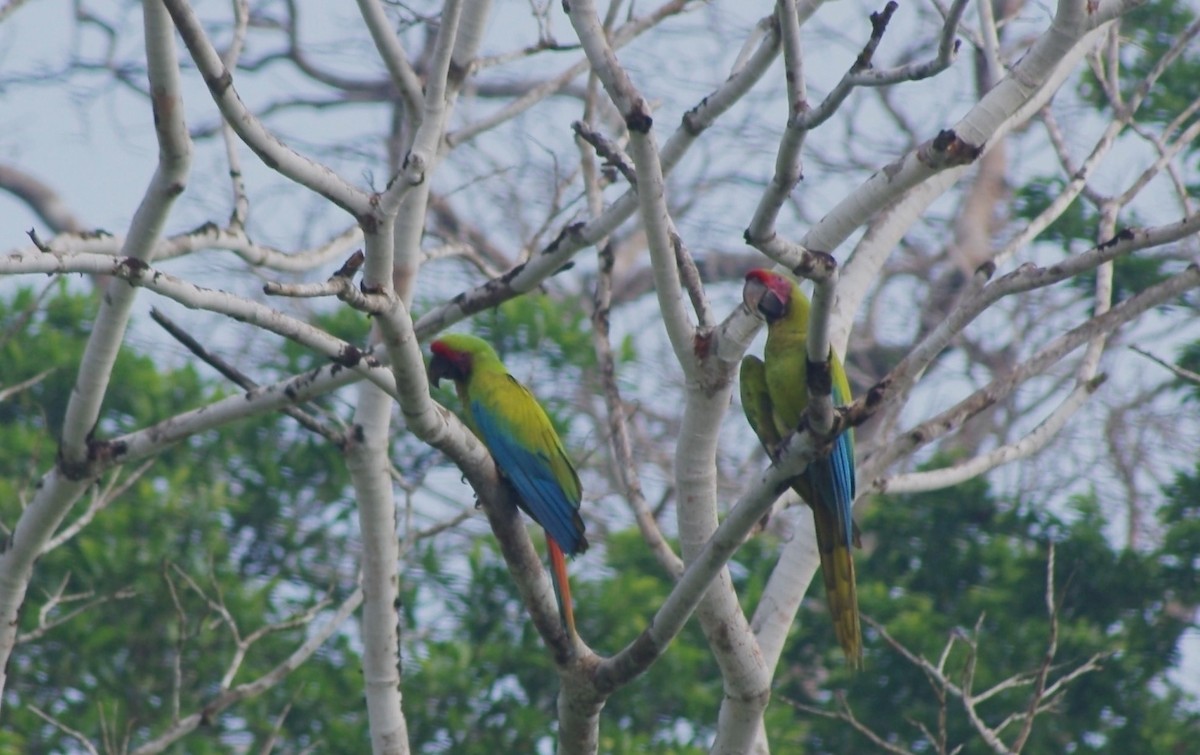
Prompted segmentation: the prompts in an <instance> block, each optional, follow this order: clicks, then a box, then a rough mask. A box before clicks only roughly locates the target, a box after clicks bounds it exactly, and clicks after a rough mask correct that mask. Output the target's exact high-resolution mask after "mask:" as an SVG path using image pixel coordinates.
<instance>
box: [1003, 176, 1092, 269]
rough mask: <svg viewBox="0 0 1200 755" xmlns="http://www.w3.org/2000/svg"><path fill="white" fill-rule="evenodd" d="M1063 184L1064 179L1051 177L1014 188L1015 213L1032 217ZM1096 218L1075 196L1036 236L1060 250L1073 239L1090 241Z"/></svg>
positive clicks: (1054, 195)
mask: <svg viewBox="0 0 1200 755" xmlns="http://www.w3.org/2000/svg"><path fill="white" fill-rule="evenodd" d="M1066 184H1067V182H1066V180H1065V179H1063V178H1060V177H1058V176H1052V177H1038V178H1033V179H1031V180H1030V181H1028V182H1026V183H1025V184H1024V185H1022V186H1020V187H1018V188H1017V189H1016V192H1015V197H1014V211H1015V213H1016V216H1017V217H1018V218H1020V219H1023V220H1033V219H1034V218H1036V217H1037V216H1038V215H1040V214H1042V212H1044V211H1045V210H1046V208H1048V207H1049V206H1050V204H1051V203H1052V202H1053V201H1054V200H1055V199H1056V198H1057V197H1058V195H1059V194H1061V193H1062V191H1063V189H1064V188H1066ZM1099 218H1100V216H1099V215H1098V214H1097V213H1096V211H1095V209H1094V208H1093V207H1092V206H1091V205H1089V204H1087V203H1086V202H1084V201H1083V200H1082V199H1080V198H1079V197H1076V198H1075V201H1074V202H1072V203H1071V204H1069V205H1067V209H1066V210H1064V211H1063V213H1062V214H1061V215H1059V216H1058V217H1057V218H1056V219H1055V220H1054V221H1053V222H1052V223H1050V225H1049V226H1047V227H1046V229H1045V230H1044V231H1042V233H1041V235H1040V236H1039V237H1038V239H1039V240H1041V241H1044V242H1046V243H1049V244H1058V245H1060V246H1062V247H1063V249H1064V251H1065V250H1066V249H1067V248H1068V247H1069V246H1070V244H1071V242H1074V241H1084V242H1086V243H1088V244H1089V245H1090V244H1093V243H1095V240H1096V225H1097V223H1098V222H1099Z"/></svg>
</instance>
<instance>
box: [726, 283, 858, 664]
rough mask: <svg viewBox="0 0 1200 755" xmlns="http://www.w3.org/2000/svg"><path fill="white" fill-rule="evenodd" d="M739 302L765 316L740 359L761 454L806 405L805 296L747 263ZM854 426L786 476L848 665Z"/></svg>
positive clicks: (841, 374) (854, 638) (852, 631)
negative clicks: (800, 507)
mask: <svg viewBox="0 0 1200 755" xmlns="http://www.w3.org/2000/svg"><path fill="white" fill-rule="evenodd" d="M742 296H743V299H744V301H745V302H746V306H747V307H749V308H750V309H751V311H754V312H757V313H758V314H760V315H761V316H762V317H763V318H764V319H765V320H766V321H767V346H766V350H765V351H764V353H763V357H764V359H759V358H758V357H753V356H748V357H746V358H745V359H743V360H742V371H741V396H742V406H743V407H744V409H745V411H746V419H747V420H749V422H750V426H751V427H752V428H754V432H755V434H756V435H758V439H759V440H760V441H762V444H763V447H764V448H766V449H767V452H768V453H772V454H773V453H774V452H775V450H776V449H777V448H778V446H779V444H780V442H781V441H782V440H783V439H784V438H786V437H787V436H788V435H789V434H790V433H792V432H794V431H795V430H796V429H797V428H798V427H799V426H800V420H801V418H802V417H803V416H804V411H805V409H807V408H808V350H807V342H808V299H807V298H806V297H805V296H804V293H803V292H801V291H800V287H799V286H797V285H796V284H795V283H794V282H793V281H791V280H789V279H788V278H785V277H783V276H781V275H776V274H775V273H771V272H768V271H766V270H751V271H750V272H749V273H748V274H747V275H746V284H745V287H744V288H743V289H742ZM829 367H830V372H831V373H832V377H833V403H834V405H835V406H842V405H844V404H846V403H848V402H849V401H850V383H849V382H848V381H847V380H846V372H845V370H844V369H843V368H842V363H841V361H840V360H839V359H838V358H837V355H836V354H834V353H832V352H831V353H830V355H829ZM854 485H855V482H854V433H853V431H852V430H846V431H845V432H843V433H842V434H841V435H839V436H838V437H837V439H836V440H835V441H834V443H833V450H832V452H830V454H829V456H827V457H824V458H820V459H816V460H814V461H813V462H812V463H810V464H809V465H808V467H807V468H806V469H805V470H804V472H803V473H802V474H801V475H800V476H799V477H796V478H794V479H792V480H791V486H792V489H793V490H795V491H796V492H797V493H799V494H800V497H801V498H803V499H804V502H805V503H807V504H808V505H809V507H810V508H812V512H813V521H814V522H815V524H816V530H817V548H818V549H819V550H820V553H821V573H822V576H823V577H824V579H825V593H826V595H827V597H828V599H829V613H830V615H831V617H832V618H833V628H834V631H835V633H836V634H837V638H838V642H839V643H841V646H842V650H843V651H844V652H845V653H846V659H847V660H848V661H849V663H850V665H851V666H853V667H854V668H861V667H862V632H861V629H860V628H859V622H858V597H857V595H856V590H855V584H854V559H853V558H852V556H851V553H850V548H851V546H852V545H853V546H857V545H858V537H857V532H856V530H855V527H854V521H853V520H852V519H851V517H850V506H851V505H852V504H853V503H854Z"/></svg>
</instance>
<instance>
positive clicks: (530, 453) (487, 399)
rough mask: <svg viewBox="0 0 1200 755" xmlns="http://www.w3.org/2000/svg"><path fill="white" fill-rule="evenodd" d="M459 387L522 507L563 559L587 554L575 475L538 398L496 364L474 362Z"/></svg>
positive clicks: (476, 426) (478, 431) (479, 432)
mask: <svg viewBox="0 0 1200 755" xmlns="http://www.w3.org/2000/svg"><path fill="white" fill-rule="evenodd" d="M464 388H465V391H464V393H465V394H466V395H465V396H463V397H462V398H463V399H464V400H463V403H464V405H465V406H466V407H467V410H468V411H469V413H470V420H471V425H472V429H473V430H474V431H475V432H476V434H477V435H479V437H480V438H481V439H482V440H483V442H484V445H486V446H487V447H488V450H489V451H491V453H492V457H493V458H494V459H495V460H496V466H497V467H498V468H499V469H500V471H501V472H502V473H503V474H504V476H505V477H506V478H508V480H509V482H511V483H512V485H513V487H514V488H516V491H517V493H518V495H519V498H520V502H521V504H522V508H524V509H525V511H526V513H528V514H529V516H531V517H532V518H533V519H534V521H536V522H537V523H538V524H540V525H542V527H543V528H544V529H545V530H546V532H547V533H548V534H549V535H550V536H551V537H552V538H554V540H555V541H556V542H557V543H558V545H559V546H561V547H562V549H563V551H565V552H566V554H567V555H569V556H573V555H575V554H577V553H581V552H583V551H584V550H586V549H587V540H586V539H585V538H584V534H583V533H584V524H583V519H582V518H581V517H580V516H579V505H580V501H581V499H582V488H581V486H580V483H579V475H578V474H576V472H575V468H574V467H573V466H572V465H571V461H570V459H568V458H567V452H566V449H564V448H563V445H562V441H561V440H560V439H559V437H558V433H556V432H555V431H554V425H553V424H552V423H551V422H550V417H549V416H547V415H546V412H545V410H544V409H542V407H541V405H540V404H539V403H538V402H537V399H535V398H534V397H533V394H531V393H530V392H529V390H528V389H527V388H526V387H525V386H523V385H521V383H519V382H518V381H517V380H516V378H514V377H513V376H512V375H509V374H508V372H507V370H505V369H504V366H503V365H502V364H500V363H499V362H495V363H494V364H489V363H476V365H475V367H474V369H473V370H472V373H471V377H470V379H469V380H468V381H467V383H466V385H465V386H464Z"/></svg>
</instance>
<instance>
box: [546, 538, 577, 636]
mask: <svg viewBox="0 0 1200 755" xmlns="http://www.w3.org/2000/svg"><path fill="white" fill-rule="evenodd" d="M546 549H547V550H549V551H550V581H551V582H553V583H554V597H555V599H556V600H557V601H558V615H559V616H561V617H562V620H563V626H564V627H566V629H567V632H568V633H569V634H572V635H573V634H575V633H576V632H575V608H574V606H573V605H572V603H571V583H570V582H569V581H568V579H567V557H566V556H565V555H564V554H563V552H562V548H559V547H558V543H556V542H554V538H552V537H550V533H548V532H547V533H546Z"/></svg>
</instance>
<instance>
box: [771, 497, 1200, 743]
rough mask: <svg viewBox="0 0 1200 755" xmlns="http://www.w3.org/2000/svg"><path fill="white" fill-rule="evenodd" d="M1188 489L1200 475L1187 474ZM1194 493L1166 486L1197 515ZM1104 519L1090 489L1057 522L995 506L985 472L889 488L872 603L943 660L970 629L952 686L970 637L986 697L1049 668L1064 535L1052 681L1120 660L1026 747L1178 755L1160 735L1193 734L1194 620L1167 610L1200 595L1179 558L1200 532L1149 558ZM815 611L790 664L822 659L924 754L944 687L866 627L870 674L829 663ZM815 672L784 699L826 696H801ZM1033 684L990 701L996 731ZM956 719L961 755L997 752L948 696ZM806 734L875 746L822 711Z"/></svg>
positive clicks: (868, 583)
mask: <svg viewBox="0 0 1200 755" xmlns="http://www.w3.org/2000/svg"><path fill="white" fill-rule="evenodd" d="M1181 480H1182V478H1181ZM1179 484H1180V485H1184V484H1185V482H1184V481H1181V482H1180V483H1179ZM1186 484H1187V485H1192V484H1200V483H1196V482H1195V480H1194V479H1193V478H1186ZM1197 492H1200V491H1197V490H1193V489H1192V488H1191V487H1186V488H1184V487H1180V488H1178V489H1173V490H1172V491H1169V493H1170V495H1172V500H1173V501H1174V502H1175V503H1174V504H1173V505H1174V506H1178V505H1183V503H1182V502H1184V501H1187V502H1188V503H1187V504H1186V507H1187V510H1188V512H1190V513H1188V514H1187V516H1192V517H1194V516H1195V514H1196V511H1195V505H1196V504H1195V501H1196V500H1200V498H1198V497H1197V496H1196V493H1197ZM1189 496H1190V497H1189ZM1172 510H1173V509H1172V507H1171V506H1168V508H1167V509H1166V510H1165V511H1168V512H1170V511H1172ZM1175 516H1177V517H1178V516H1179V515H1178V514H1176V515H1175ZM1106 525H1107V522H1106V521H1105V518H1104V517H1103V515H1102V512H1101V508H1100V506H1099V504H1098V502H1097V501H1096V500H1095V499H1094V498H1084V499H1079V500H1077V501H1075V510H1074V512H1073V515H1072V516H1071V517H1070V518H1069V519H1060V518H1057V517H1055V516H1053V515H1051V514H1048V513H1046V512H1045V511H1044V509H1042V508H1040V507H1032V506H1031V507H1024V506H1019V505H1012V504H1009V503H1007V502H1004V501H999V500H996V499H995V498H994V497H993V496H992V495H991V493H990V491H989V490H988V487H987V485H986V484H985V483H984V482H982V481H979V480H975V481H972V482H969V483H965V484H963V485H960V486H958V487H956V488H953V489H950V490H944V491H938V492H933V493H925V494H919V495H903V496H894V497H880V498H879V499H878V500H876V501H874V502H873V504H872V505H871V506H870V508H869V510H868V512H867V514H866V516H864V517H863V522H862V526H863V531H864V533H866V535H865V536H866V538H867V540H868V543H867V554H866V555H865V557H860V558H859V559H858V561H857V565H858V568H859V586H860V587H859V601H860V605H861V607H862V611H863V613H864V614H865V615H867V616H870V617H872V618H873V619H875V620H876V621H878V622H880V623H881V624H882V625H883V626H884V627H885V628H886V629H887V631H888V633H889V634H890V635H891V636H892V637H894V638H895V639H896V640H897V641H899V642H900V643H902V644H903V645H904V646H906V647H907V648H909V649H910V650H911V651H912V652H914V653H916V654H919V655H921V656H923V657H924V658H927V659H931V660H935V661H936V659H937V658H939V657H940V655H941V653H942V651H943V649H944V648H945V646H946V644H947V642H948V640H949V639H950V638H951V637H958V638H960V639H959V640H958V641H956V643H955V645H954V648H953V650H952V651H951V653H950V655H949V659H948V661H947V665H946V668H947V673H948V676H949V677H950V678H951V679H952V680H953V681H954V682H955V683H960V682H961V681H962V679H963V676H962V675H963V672H964V670H965V669H966V664H967V662H968V656H969V654H970V652H971V651H970V649H969V647H968V644H967V642H965V641H964V639H963V638H970V639H972V640H973V641H975V642H976V643H977V650H976V651H975V663H976V666H975V676H974V680H973V689H974V690H975V691H976V692H981V691H983V690H986V689H988V688H990V687H992V686H993V685H996V684H998V683H1000V682H1001V681H1003V680H1004V679H1006V678H1008V677H1010V676H1012V675H1014V674H1016V673H1019V672H1032V671H1036V670H1037V669H1038V668H1039V667H1040V664H1041V663H1042V661H1043V657H1044V653H1045V652H1046V647H1047V643H1048V641H1049V637H1050V632H1051V629H1050V620H1049V617H1048V615H1047V611H1046V607H1045V586H1046V568H1047V557H1048V553H1049V544H1050V543H1051V542H1053V543H1054V544H1055V549H1056V567H1055V580H1054V581H1055V592H1056V594H1055V597H1056V601H1057V602H1058V605H1059V617H1058V618H1059V635H1058V648H1057V654H1056V657H1055V664H1056V665H1055V667H1054V669H1053V670H1052V672H1051V677H1050V680H1051V683H1052V682H1053V681H1054V680H1055V679H1057V678H1058V677H1059V676H1061V675H1062V674H1065V673H1067V672H1068V671H1069V670H1070V669H1072V668H1074V667H1076V666H1078V665H1080V664H1081V663H1083V662H1084V661H1086V660H1087V659H1088V658H1090V657H1091V656H1093V655H1095V654H1098V653H1103V654H1109V655H1108V656H1107V657H1106V659H1105V660H1104V662H1103V664H1102V665H1103V668H1102V670H1101V671H1098V672H1094V673H1090V674H1088V675H1086V676H1085V677H1084V678H1082V679H1081V680H1079V681H1078V682H1077V683H1075V684H1073V685H1071V686H1069V687H1068V689H1067V691H1066V693H1065V694H1064V695H1063V696H1062V697H1061V698H1060V699H1059V700H1058V703H1057V705H1056V708H1055V710H1056V711H1057V714H1054V713H1051V714H1045V715H1043V716H1042V717H1041V718H1039V719H1038V721H1037V723H1036V724H1035V725H1034V727H1033V733H1032V736H1031V738H1030V740H1029V743H1028V745H1027V747H1026V749H1025V752H1028V753H1061V752H1067V751H1070V752H1152V751H1153V752H1161V751H1170V750H1169V749H1166V750H1162V749H1159V748H1158V747H1157V746H1155V744H1154V743H1166V742H1179V741H1183V740H1184V738H1186V737H1187V732H1188V730H1189V728H1190V727H1195V726H1196V725H1198V724H1200V717H1197V715H1196V714H1195V713H1194V712H1190V711H1194V710H1195V708H1194V707H1192V708H1190V709H1189V708H1188V707H1187V706H1185V705H1183V702H1184V700H1185V698H1186V696H1185V695H1184V693H1183V692H1182V691H1181V690H1180V689H1179V688H1177V687H1176V686H1175V685H1174V684H1173V683H1172V682H1171V681H1170V680H1169V678H1168V676H1167V672H1168V671H1169V670H1170V669H1171V668H1172V667H1173V666H1174V664H1175V663H1176V662H1177V660H1178V658H1177V646H1178V643H1179V640H1180V637H1181V635H1182V633H1183V631H1184V630H1185V629H1187V627H1188V624H1187V623H1186V622H1185V621H1181V620H1180V619H1179V618H1178V617H1177V616H1173V615H1172V614H1171V613H1170V612H1168V611H1164V605H1165V601H1167V600H1169V599H1170V598H1171V597H1172V596H1178V597H1177V598H1176V599H1177V600H1187V598H1185V597H1184V596H1185V595H1187V596H1188V597H1189V598H1193V599H1194V595H1195V593H1194V592H1189V590H1193V589H1194V587H1195V584H1196V579H1197V576H1196V575H1197V564H1196V563H1195V561H1194V558H1193V557H1192V556H1188V557H1186V558H1185V557H1184V556H1183V554H1185V553H1191V554H1194V553H1195V552H1197V551H1196V550H1194V548H1195V547H1196V542H1194V541H1193V540H1192V539H1190V538H1191V535H1193V534H1195V533H1188V532H1187V531H1186V528H1183V529H1180V530H1179V532H1180V534H1179V535H1177V536H1175V535H1173V536H1171V537H1168V539H1167V541H1166V542H1165V543H1164V545H1163V546H1162V548H1161V550H1158V551H1154V552H1148V553H1143V552H1134V551H1130V550H1127V549H1114V548H1113V547H1112V546H1111V544H1110V543H1109V541H1108V539H1107V538H1106V537H1105V534H1104V530H1105V527H1106ZM1176 526H1177V525H1174V524H1173V525H1172V530H1171V531H1172V533H1174V532H1175V531H1176V529H1175V528H1176ZM1187 548H1193V550H1191V551H1187V550H1186V549H1187ZM1168 554H1174V556H1170V555H1168ZM1164 559H1165V560H1164ZM1172 565H1173V566H1172ZM1168 566H1172V568H1173V569H1174V571H1172V568H1167V567H1168ZM1185 604H1186V605H1194V602H1190V603H1185ZM809 605H810V606H812V607H811V608H806V610H805V611H804V612H803V616H802V619H801V623H800V626H801V627H803V628H804V631H803V633H801V635H800V636H799V637H798V638H797V640H796V641H795V642H794V643H793V644H792V646H791V647H789V649H788V652H787V658H788V659H790V661H791V662H792V663H793V664H795V665H798V666H801V665H809V664H812V662H813V659H820V660H824V662H826V663H828V664H829V665H830V666H831V667H832V668H834V669H835V670H834V671H833V674H832V682H833V686H835V687H839V688H844V690H845V695H846V698H847V700H848V702H849V704H850V705H851V706H852V708H853V710H854V713H855V715H856V716H857V717H858V719H859V720H861V721H864V722H866V723H867V724H868V725H869V726H871V727H872V728H873V729H874V730H875V731H876V732H878V733H879V734H880V735H882V736H884V737H885V738H888V739H889V741H893V742H896V743H898V744H903V745H904V746H907V747H910V748H912V749H913V750H914V751H921V750H922V749H925V750H928V749H929V748H930V746H931V744H932V743H931V742H929V740H928V739H926V738H925V736H924V735H923V734H922V732H921V731H920V729H919V728H918V724H921V725H923V726H925V727H926V728H927V730H928V731H931V732H937V731H938V725H939V707H938V703H937V690H935V689H934V688H933V687H932V686H931V684H930V682H929V680H928V679H927V677H926V676H925V675H924V673H923V672H921V671H920V670H918V669H917V668H916V667H914V666H913V665H912V664H910V663H909V662H908V661H907V660H905V659H904V658H903V657H902V656H901V655H900V654H898V653H897V652H895V651H894V650H892V649H891V648H890V647H889V646H888V645H887V644H886V642H885V641H884V640H883V638H882V637H881V636H880V635H879V633H878V632H877V631H874V630H871V629H867V630H866V637H867V642H866V646H867V658H866V671H865V672H863V673H861V674H857V675H854V674H851V673H849V672H846V671H843V670H841V667H840V666H839V665H837V663H836V661H835V660H834V659H833V658H832V656H833V655H834V650H835V648H836V644H835V643H834V642H833V641H832V635H831V632H829V631H826V624H827V622H825V621H823V619H824V616H823V611H821V610H820V608H823V606H820V605H819V604H817V603H815V601H809ZM812 627H815V628H816V629H815V630H813V629H811V628H812ZM976 627H978V633H976V631H975V629H976ZM822 656H824V657H823V659H822ZM806 681H811V680H806V679H805V678H803V677H801V678H800V679H798V680H795V681H789V680H783V682H782V684H781V686H780V688H779V690H778V692H779V694H780V695H781V696H783V697H785V698H791V699H796V700H799V701H800V702H803V703H806V704H809V705H813V704H820V700H819V698H818V699H814V698H813V696H812V695H811V693H806V690H807V689H811V687H809V686H806V684H805V682H806ZM1029 689H1030V688H1029V686H1028V685H1023V686H1018V687H1016V688H1014V689H1010V690H1007V691H1004V692H1001V693H999V694H997V695H995V696H994V697H992V698H990V699H989V700H988V701H987V702H986V703H984V704H982V705H981V706H980V713H981V714H982V715H983V717H984V719H985V720H986V721H988V722H989V723H990V724H992V725H995V724H996V723H998V722H999V721H1000V720H1002V719H1003V718H1004V717H1005V716H1007V715H1008V714H1009V713H1012V712H1014V711H1017V710H1023V709H1025V708H1026V707H1027V705H1028V699H1029V698H1028V695H1029ZM1193 703H1194V701H1193ZM945 726H946V731H947V743H948V746H949V747H950V748H951V749H952V748H953V747H955V746H956V745H958V744H962V745H964V749H963V750H962V752H964V753H984V752H990V749H989V748H988V747H987V746H986V745H985V744H984V743H983V741H982V739H981V738H980V737H979V736H978V735H976V734H975V733H974V731H973V729H972V728H971V725H970V723H969V721H968V720H967V718H966V715H965V713H964V712H963V710H962V707H961V705H960V704H959V703H958V701H957V700H956V699H954V698H953V697H951V698H950V699H949V704H948V709H947V712H946V719H945ZM1016 731H1017V726H1014V727H1011V728H1010V729H1008V730H1006V732H1005V736H1006V739H1007V740H1008V741H1010V742H1011V741H1012V739H1013V738H1014V737H1015V733H1016ZM803 743H804V746H805V749H806V751H807V752H854V751H861V750H863V749H865V748H866V747H867V746H868V745H867V741H866V740H865V739H864V738H863V737H862V736H861V735H858V734H856V733H854V732H853V731H852V730H850V729H849V728H848V727H847V726H846V725H845V724H844V723H842V722H836V721H833V720H827V719H816V720H814V721H813V725H812V732H811V734H810V735H809V736H807V737H806V738H805V739H804V740H803Z"/></svg>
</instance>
